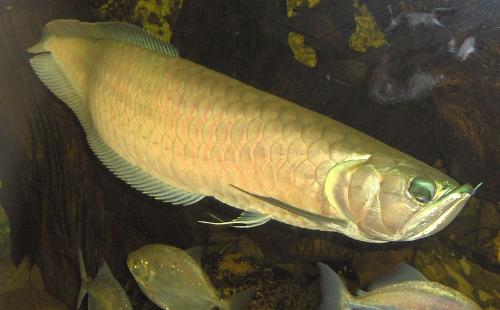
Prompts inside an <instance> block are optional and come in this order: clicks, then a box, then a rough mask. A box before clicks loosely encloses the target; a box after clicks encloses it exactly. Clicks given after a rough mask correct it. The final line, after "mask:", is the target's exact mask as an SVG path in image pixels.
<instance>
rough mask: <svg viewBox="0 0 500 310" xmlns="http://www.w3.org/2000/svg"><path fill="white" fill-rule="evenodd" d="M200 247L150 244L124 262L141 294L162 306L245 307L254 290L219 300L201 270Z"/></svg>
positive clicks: (186, 308) (196, 307) (222, 308)
mask: <svg viewBox="0 0 500 310" xmlns="http://www.w3.org/2000/svg"><path fill="white" fill-rule="evenodd" d="M200 249H201V248H193V249H190V250H187V251H183V250H181V249H179V248H176V247H173V246H168V245H162V244H150V245H146V246H143V247H142V248H140V249H138V250H137V251H135V252H133V253H131V254H129V256H128V260H127V264H128V268H129V270H130V272H131V273H132V275H133V276H134V278H135V280H136V282H137V283H138V284H139V287H140V288H141V290H142V291H143V292H144V294H145V295H146V296H147V297H148V298H149V299H150V300H151V301H152V302H154V303H155V304H156V305H157V306H159V307H160V308H163V309H171V310H176V309H181V310H190V309H193V310H195V309H196V310H198V309H211V308H212V307H214V306H215V307H218V309H221V310H224V309H235V310H236V309H244V307H245V305H246V304H247V303H248V302H249V301H250V299H251V297H252V295H253V292H252V291H251V290H244V291H241V292H239V293H237V294H235V295H233V296H231V297H230V298H229V299H227V300H226V299H222V298H221V297H220V296H219V294H218V293H217V291H216V290H215V288H214V287H213V285H212V283H211V282H210V279H209V278H208V276H207V275H206V274H205V272H204V271H203V270H202V269H201V266H200V263H199V262H200V257H201V251H200Z"/></svg>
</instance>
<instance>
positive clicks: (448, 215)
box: [400, 183, 481, 241]
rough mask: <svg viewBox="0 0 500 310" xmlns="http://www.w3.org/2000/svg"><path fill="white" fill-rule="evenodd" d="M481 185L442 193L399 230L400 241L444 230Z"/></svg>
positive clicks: (467, 185)
mask: <svg viewBox="0 0 500 310" xmlns="http://www.w3.org/2000/svg"><path fill="white" fill-rule="evenodd" d="M479 186H481V183H480V184H479V185H477V186H476V187H472V186H471V185H470V184H464V185H462V186H459V187H457V188H455V189H454V190H452V191H449V192H447V193H444V194H443V195H442V196H441V197H440V198H439V199H437V200H436V201H435V202H433V203H432V204H429V205H427V206H426V207H425V208H423V209H422V210H421V211H419V212H417V213H416V214H415V215H413V216H412V218H411V219H410V220H409V221H408V223H406V225H405V226H403V228H402V229H401V230H400V235H401V236H404V237H403V239H402V240H404V241H411V240H416V239H421V238H424V237H427V236H429V235H432V234H435V233H437V232H439V231H441V230H442V229H443V228H445V227H446V226H447V225H448V224H450V223H451V221H453V220H454V219H455V217H456V216H457V215H458V214H459V213H460V211H461V210H462V208H463V207H464V206H465V204H466V203H467V201H468V200H469V199H470V197H472V195H474V193H475V192H476V190H477V189H478V188H479Z"/></svg>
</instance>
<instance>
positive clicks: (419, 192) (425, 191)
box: [408, 178, 436, 203]
mask: <svg viewBox="0 0 500 310" xmlns="http://www.w3.org/2000/svg"><path fill="white" fill-rule="evenodd" d="M408 192H409V193H410V194H411V195H412V196H413V197H414V198H415V199H416V200H417V201H419V202H423V203H427V202H429V201H431V200H432V198H434V195H435V194H436V184H434V182H432V181H429V180H427V179H423V178H414V179H413V180H411V182H410V187H408Z"/></svg>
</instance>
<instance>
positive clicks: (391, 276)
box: [368, 263, 429, 291]
mask: <svg viewBox="0 0 500 310" xmlns="http://www.w3.org/2000/svg"><path fill="white" fill-rule="evenodd" d="M407 281H429V280H428V279H427V278H426V277H425V276H424V275H423V274H422V273H420V271H418V270H416V269H415V268H413V267H412V266H410V265H408V264H406V263H399V264H398V265H396V267H394V268H393V269H392V270H391V271H389V272H388V273H386V274H384V275H383V276H381V277H379V278H377V279H376V280H374V281H373V282H371V283H370V284H369V285H368V290H369V291H373V290H376V289H378V288H382V287H385V286H389V285H393V284H397V283H401V282H407Z"/></svg>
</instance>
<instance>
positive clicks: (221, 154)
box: [29, 20, 475, 242]
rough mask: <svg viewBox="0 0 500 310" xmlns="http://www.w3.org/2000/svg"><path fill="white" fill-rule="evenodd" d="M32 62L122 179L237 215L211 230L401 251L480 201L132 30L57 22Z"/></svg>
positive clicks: (397, 155) (415, 164)
mask: <svg viewBox="0 0 500 310" xmlns="http://www.w3.org/2000/svg"><path fill="white" fill-rule="evenodd" d="M29 52H31V53H35V54H36V55H35V56H34V57H33V58H31V59H30V63H31V66H32V67H33V69H34V71H35V73H36V74H37V75H38V77H39V78H40V80H41V81H42V82H43V83H44V84H45V85H46V86H47V87H48V88H49V89H50V90H51V91H52V92H53V93H54V94H55V95H56V96H57V97H58V98H60V99H61V100H62V101H64V102H65V103H66V104H67V105H68V106H69V107H70V108H71V109H72V110H73V111H74V113H75V114H76V115H77V117H78V119H79V120H80V123H81V124H82V127H83V129H84V130H85V133H86V136H87V140H88V142H89V145H90V148H91V149H92V150H93V151H94V153H95V154H96V155H97V157H98V158H99V159H100V160H101V161H102V162H103V164H104V165H105V166H106V167H107V168H109V169H110V170H111V171H112V172H113V173H114V174H116V175H117V176H118V177H120V178H121V179H123V180H124V181H126V182H127V183H128V184H130V185H132V186H133V187H135V188H136V189H138V190H140V191H142V192H144V193H146V194H148V195H151V196H153V197H155V198H156V199H159V200H163V201H166V202H170V203H173V204H181V205H189V204H193V203H195V202H197V201H199V200H200V199H203V197H205V196H212V197H214V198H216V199H218V200H220V201H222V202H224V203H226V204H228V205H230V206H233V207H236V208H239V209H242V210H244V212H243V213H242V214H241V216H240V217H238V218H237V219H235V220H232V221H231V220H230V221H222V222H221V223H212V224H222V225H232V226H237V227H254V226H258V225H262V224H265V223H266V222H268V221H269V220H271V219H275V220H278V221H281V222H284V223H287V224H290V225H294V226H298V227H302V228H307V229H316V230H323V231H336V232H340V233H342V234H345V235H347V236H349V237H351V238H354V239H357V240H362V241H367V242H387V241H409V240H415V239H419V238H423V237H425V236H428V235H431V234H434V233H436V232H438V231H440V230H441V229H443V228H444V227H445V226H446V225H448V223H450V222H451V221H452V220H453V219H454V218H455V217H456V215H457V214H458V213H459V212H460V210H461V209H462V208H463V206H464V205H465V203H466V202H467V201H468V200H469V198H470V197H471V195H473V194H474V191H475V189H474V188H473V187H472V186H470V185H469V184H465V185H462V186H461V185H460V184H459V183H458V182H457V181H455V180H453V179H452V178H450V177H448V176H447V175H445V174H444V173H442V172H440V171H439V170H437V169H434V168H433V167H431V166H429V165H427V164H425V163H422V162H420V161H418V160H416V159H414V158H412V157H411V156H409V155H407V154H404V153H402V152H400V151H398V150H396V149H394V148H392V147H390V146H387V145H385V144H383V143H382V142H380V141H378V140H376V139H374V138H371V137H369V136H367V135H365V134H363V133H361V132H359V131H357V130H355V129H353V128H351V127H348V126H346V125H344V124H341V123H339V122H337V121H334V120H333V119H331V118H329V117H327V116H324V115H321V114H319V113H316V112H314V111H311V110H308V109H306V108H303V107H301V106H299V105H297V104H295V103H292V102H290V101H287V100H285V99H282V98H279V97H276V96H274V95H272V94H269V93H266V92H264V91H261V90H258V89H256V88H254V87H252V86H249V85H246V84H244V83H241V82H239V81H237V80H235V79H232V78H230V77H228V76H226V75H223V74H220V73H218V72H215V71H213V70H210V69H208V68H205V67H203V66H200V65H198V64H196V63H194V62H191V61H189V60H187V59H183V58H181V57H179V56H178V53H177V50H176V49H175V48H174V47H173V46H172V45H170V44H169V43H167V42H163V41H161V40H160V39H158V38H156V37H153V36H150V35H149V34H147V33H146V32H145V31H144V30H142V29H140V28H138V27H136V26H133V25H129V24H125V23H115V22H106V23H84V22H80V21H77V20H55V21H52V22H50V23H48V24H47V26H46V29H45V30H44V34H43V37H42V39H41V41H40V42H39V43H37V44H36V45H35V46H33V47H31V48H30V49H29ZM408 139H411V137H408Z"/></svg>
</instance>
